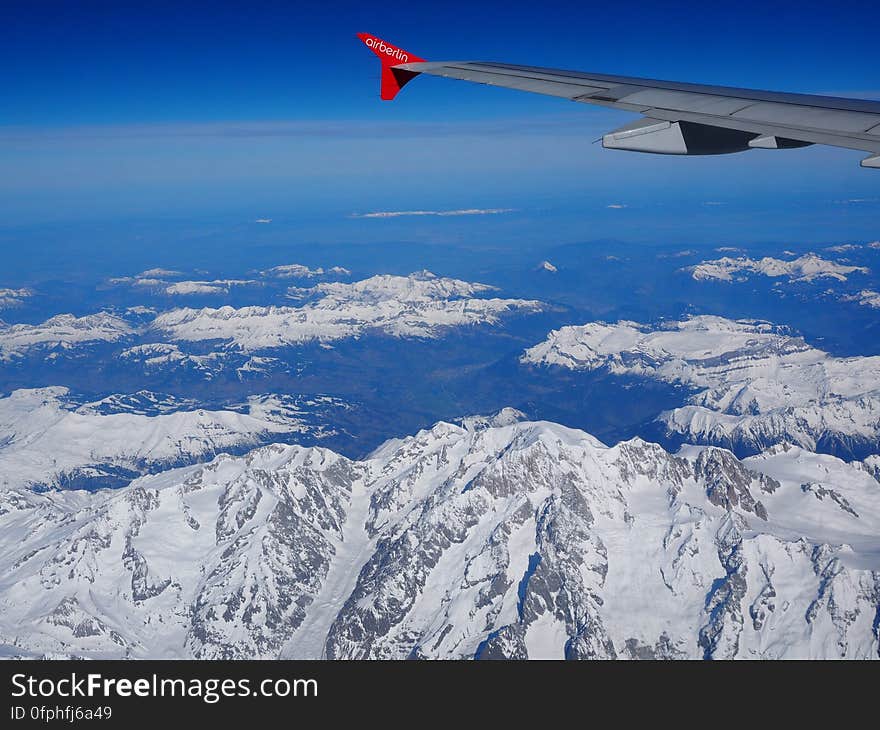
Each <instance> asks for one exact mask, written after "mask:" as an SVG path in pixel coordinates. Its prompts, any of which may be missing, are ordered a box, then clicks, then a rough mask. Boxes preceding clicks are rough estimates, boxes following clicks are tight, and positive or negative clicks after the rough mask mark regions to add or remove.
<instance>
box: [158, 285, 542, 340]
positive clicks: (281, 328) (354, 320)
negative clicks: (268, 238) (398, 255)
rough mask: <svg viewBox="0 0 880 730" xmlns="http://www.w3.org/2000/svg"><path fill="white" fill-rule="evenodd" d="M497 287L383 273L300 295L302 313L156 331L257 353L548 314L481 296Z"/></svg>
mask: <svg viewBox="0 0 880 730" xmlns="http://www.w3.org/2000/svg"><path fill="white" fill-rule="evenodd" d="M492 289H493V287H490V286H487V285H485V284H477V283H470V282H466V281H460V280H458V279H449V278H440V277H436V276H434V275H433V274H431V273H430V272H421V273H417V274H411V275H410V276H388V275H380V276H373V277H370V278H369V279H364V280H362V281H357V282H354V283H351V284H344V283H338V282H331V283H324V284H319V285H317V286H315V287H313V288H311V289H306V290H301V292H300V294H303V293H304V294H305V295H308V296H310V297H312V298H311V299H310V300H309V301H307V302H306V303H305V304H303V305H302V306H299V307H290V306H280V307H279V306H268V307H256V306H255V307H242V308H240V309H235V308H233V307H228V306H227V307H221V308H219V309H211V308H204V309H190V308H184V309H175V310H172V311H169V312H165V313H164V314H161V315H159V316H158V317H157V318H156V320H155V322H154V323H153V327H154V328H155V329H156V330H158V331H161V332H162V333H163V334H165V335H167V336H168V337H170V338H171V339H173V340H183V341H203V340H224V341H228V342H231V343H234V344H235V345H237V346H238V347H239V348H241V349H242V350H244V351H254V350H261V349H266V348H273V347H283V346H288V345H295V344H301V343H304V342H310V341H320V342H329V341H333V340H339V339H343V338H350V337H360V336H361V335H364V334H366V333H368V332H370V331H377V332H382V333H384V334H387V335H391V336H394V337H424V338H428V337H438V336H439V335H440V333H441V332H442V331H443V330H444V329H446V328H449V327H463V326H469V325H476V324H495V323H497V322H498V321H499V319H500V318H501V317H502V316H503V315H505V314H509V313H515V312H522V313H528V312H537V311H540V310H541V309H542V308H543V305H542V304H541V303H540V302H537V301H532V300H524V299H498V298H492V299H490V298H481V297H478V296H477V295H479V294H485V293H486V292H489V291H491V290H492Z"/></svg>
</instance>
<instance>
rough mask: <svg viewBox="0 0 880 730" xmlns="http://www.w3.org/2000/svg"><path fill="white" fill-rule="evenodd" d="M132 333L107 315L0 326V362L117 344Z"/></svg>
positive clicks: (70, 316)
mask: <svg viewBox="0 0 880 730" xmlns="http://www.w3.org/2000/svg"><path fill="white" fill-rule="evenodd" d="M132 332H133V330H132V328H131V326H130V325H129V324H128V323H127V322H126V321H125V320H124V319H122V318H120V317H117V316H116V315H113V314H109V313H107V312H98V313H97V314H89V315H86V316H85V317H75V316H74V315H72V314H59V315H56V316H55V317H52V318H50V319H47V320H46V321H45V322H43V323H41V324H5V323H3V322H0V362H4V361H6V362H8V361H10V360H14V359H17V358H20V357H23V356H25V355H27V354H29V353H31V352H33V351H35V350H39V351H45V352H47V353H49V354H51V353H52V352H53V351H59V350H61V351H63V350H69V349H70V348H72V347H75V346H76V345H89V344H95V343H99V342H117V341H119V340H121V339H123V338H125V337H127V336H129V335H131V334H132Z"/></svg>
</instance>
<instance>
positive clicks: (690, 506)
mask: <svg viewBox="0 0 880 730" xmlns="http://www.w3.org/2000/svg"><path fill="white" fill-rule="evenodd" d="M878 536H880V484H878V482H877V481H876V479H875V476H874V475H873V474H872V472H871V469H870V468H869V467H868V466H866V465H865V466H863V465H860V464H847V463H845V462H843V461H840V460H838V459H836V458H834V457H829V456H816V455H815V454H811V453H808V452H805V451H802V450H800V449H797V448H789V449H787V450H786V449H782V448H779V449H775V450H773V451H771V452H769V453H767V454H764V455H762V456H759V457H755V458H753V459H749V460H748V461H746V462H742V461H739V460H737V459H736V458H735V457H734V456H733V455H732V454H731V453H729V452H727V451H724V450H721V449H717V448H714V447H704V448H698V447H688V448H687V449H684V450H683V451H682V453H681V454H680V455H672V454H669V453H667V452H666V451H664V450H663V449H662V448H660V447H659V446H657V445H654V444H649V443H646V442H644V441H641V440H638V439H635V440H632V441H628V442H624V443H621V444H618V445H617V446H615V447H612V448H609V447H606V446H604V445H602V444H601V443H599V442H598V441H596V440H595V439H594V438H592V437H591V436H589V435H588V434H586V433H584V432H581V431H576V430H572V429H568V428H564V427H561V426H558V425H555V424H551V423H546V422H519V421H517V414H516V413H514V412H510V411H505V412H502V413H501V414H499V415H498V416H497V417H495V418H475V419H467V420H465V421H464V422H463V423H461V424H459V425H456V424H450V423H438V424H437V425H435V426H434V427H433V428H431V429H429V430H425V431H421V432H419V433H418V434H416V435H415V436H412V437H409V438H404V439H400V440H394V441H391V442H388V443H387V444H385V445H384V446H383V447H381V448H380V449H379V450H378V451H376V452H375V453H374V454H373V455H372V456H371V457H370V458H368V459H365V460H363V461H350V460H348V459H345V458H343V457H341V456H338V455H336V454H334V453H332V452H330V451H328V450H326V449H321V448H302V447H299V446H283V445H273V446H266V447H262V448H259V449H257V450H255V451H253V452H251V453H249V454H247V455H246V456H240V457H232V456H220V457H217V458H216V459H215V460H214V461H212V462H211V463H210V464H208V465H205V466H193V467H186V468H183V469H177V470H172V471H169V472H165V473H163V474H159V475H154V476H147V477H143V478H141V479H138V480H137V481H135V482H134V483H132V484H131V485H130V486H128V487H125V488H122V489H119V490H115V491H110V490H105V491H102V492H99V493H92V494H87V493H84V492H78V491H62V492H46V493H34V492H32V491H29V490H22V489H18V490H6V491H4V492H2V493H0V547H2V550H0V565H2V568H0V646H2V649H0V650H2V652H3V653H4V654H6V655H22V656H34V655H37V656H39V655H45V654H50V655H53V656H55V655H67V656H90V657H105V656H111V657H200V658H214V657H217V658H220V657H222V658H246V657H266V658H270V657H321V656H325V657H331V658H342V657H371V658H380V657H381V658H407V657H437V658H492V657H516V658H524V657H529V658H541V657H554V658H555V657H570V658H593V657H595V658H606V657H618V658H653V657H657V658H684V657H694V658H700V657H714V658H722V657H724V658H726V657H743V658H749V657H765V658H770V657H847V658H869V657H872V658H877V657H878V631H880V628H878V627H880V620H878V617H880V557H878V556H880V537H878Z"/></svg>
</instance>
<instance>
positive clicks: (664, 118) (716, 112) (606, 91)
mask: <svg viewBox="0 0 880 730" xmlns="http://www.w3.org/2000/svg"><path fill="white" fill-rule="evenodd" d="M358 37H359V38H360V39H361V40H362V41H363V42H364V43H365V44H366V45H367V47H369V48H370V50H372V51H373V53H375V54H376V55H377V56H378V57H379V59H380V60H381V62H382V87H381V96H382V98H383V99H386V100H390V99H393V98H394V97H395V96H396V94H397V92H398V91H399V90H400V89H401V88H402V87H403V86H404V85H405V84H406V83H407V82H409V81H410V80H412V79H413V78H415V77H416V76H418V75H419V74H429V75H431V76H443V77H445V78H451V79H460V80H462V81H473V82H475V83H478V84H488V85H490V86H503V87H506V88H510V89H519V90H520V91H530V92H532V93H535V94H545V95H548V96H557V97H560V98H563V99H570V100H571V101H578V102H582V103H585V104H597V105H599V106H606V107H611V108H614V109H623V110H625V111H630V112H635V113H637V114H641V115H642V117H641V118H640V119H637V120H635V121H633V122H631V123H629V124H626V125H624V126H623V127H620V128H619V129H616V130H614V131H612V132H609V133H608V134H606V135H604V136H603V137H602V146H603V147H606V148H608V149H621V150H631V151H636V152H652V153H656V154H667V155H715V154H727V153H731V152H742V151H745V150H749V149H755V148H763V149H785V148H793V147H806V146H807V145H811V144H824V145H832V146H835V147H845V148H848V149H854V150H861V151H863V152H868V153H870V154H869V156H868V157H866V158H865V159H863V160H862V162H861V164H862V167H868V168H877V169H880V101H869V100H863V99H844V98H839V97H833V96H813V95H810V94H789V93H784V92H775V91H757V90H752V89H739V88H733V87H727V86H707V85H703V84H690V83H680V82H675V81H657V80H654V79H643V78H635V77H629V76H610V75H607V74H593V73H582V72H579V71H561V70H557V69H549V68H538V67H534V66H516V65H513V64H506V63H488V62H483V61H439V62H430V61H425V60H424V59H422V58H419V57H417V56H414V55H413V54H411V53H408V52H407V51H404V50H402V49H400V48H396V47H395V46H392V45H390V44H389V43H386V42H385V41H383V40H381V39H379V38H377V37H376V36H372V35H370V34H368V33H361V34H359V36H358Z"/></svg>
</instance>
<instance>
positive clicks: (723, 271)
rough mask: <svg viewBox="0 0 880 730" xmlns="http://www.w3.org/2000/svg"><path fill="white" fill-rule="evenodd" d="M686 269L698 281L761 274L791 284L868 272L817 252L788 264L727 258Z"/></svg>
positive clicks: (783, 261) (792, 260)
mask: <svg viewBox="0 0 880 730" xmlns="http://www.w3.org/2000/svg"><path fill="white" fill-rule="evenodd" d="M686 270H687V271H690V272H691V276H692V277H693V278H694V279H696V280H697V281H705V280H711V279H714V280H717V281H733V280H734V279H735V278H737V277H736V275H737V274H741V275H742V274H761V275H763V276H769V277H774V278H775V277H781V276H784V277H786V278H787V279H788V281H814V280H816V279H823V278H830V279H837V280H838V281H846V279H847V276H848V275H850V274H854V273H859V274H867V273H868V269H867V268H865V267H864V266H850V265H847V264H841V263H837V262H836V261H829V260H828V259H823V258H822V257H821V256H818V255H816V254H814V253H808V254H804V255H803V256H798V257H797V258H795V259H791V260H789V261H785V260H784V259H777V258H773V257H771V256H765V257H764V258H762V259H751V258H748V257H746V256H741V257H739V258H731V257H729V256H725V257H723V258H720V259H715V260H712V261H702V262H700V263H699V264H697V265H696V266H691V267H689V268H688V269H686Z"/></svg>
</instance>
